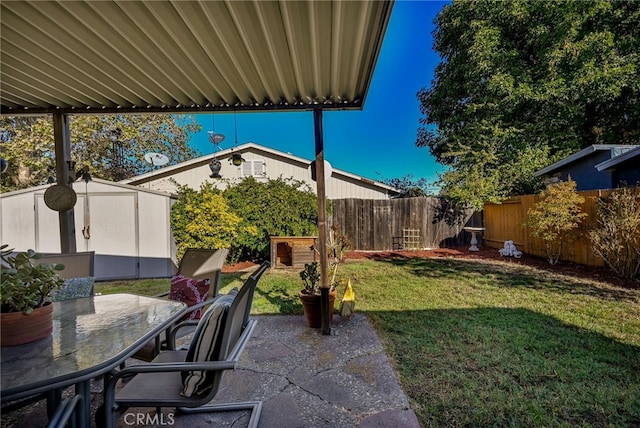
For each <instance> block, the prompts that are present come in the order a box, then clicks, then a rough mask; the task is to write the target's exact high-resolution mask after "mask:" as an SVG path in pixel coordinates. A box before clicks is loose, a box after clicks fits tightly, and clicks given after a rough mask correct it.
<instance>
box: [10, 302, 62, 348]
mask: <svg viewBox="0 0 640 428" xmlns="http://www.w3.org/2000/svg"><path fill="white" fill-rule="evenodd" d="M0 329H1V331H2V334H0V346H17V345H23V344H25V343H29V342H33V341H36V340H38V339H42V338H44V337H47V336H49V335H50V334H51V332H52V331H53V305H52V304H51V303H45V305H44V306H43V307H41V308H35V309H34V310H33V312H32V313H31V314H30V315H25V314H23V313H22V312H9V313H4V314H2V313H0Z"/></svg>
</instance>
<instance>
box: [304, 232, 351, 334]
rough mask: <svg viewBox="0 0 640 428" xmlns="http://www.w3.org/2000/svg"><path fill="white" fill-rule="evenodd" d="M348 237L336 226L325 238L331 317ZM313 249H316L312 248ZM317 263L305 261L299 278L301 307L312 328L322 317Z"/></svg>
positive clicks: (318, 325) (319, 324)
mask: <svg viewBox="0 0 640 428" xmlns="http://www.w3.org/2000/svg"><path fill="white" fill-rule="evenodd" d="M349 245H350V243H349V239H348V238H347V237H346V235H343V234H341V233H340V231H339V230H338V228H337V227H336V226H333V227H332V228H331V231H330V232H329V239H328V240H327V253H328V258H329V267H330V270H331V272H330V274H331V279H330V286H331V288H330V290H329V314H330V316H331V318H333V308H334V302H335V300H336V295H337V291H336V286H337V280H336V275H337V273H338V267H339V266H340V264H341V263H342V262H344V253H345V251H346V250H347V249H348V248H349ZM314 250H316V252H317V249H316V248H314ZM318 268H319V263H318V262H317V261H316V262H312V263H305V265H304V269H303V270H302V271H300V278H301V279H302V282H303V289H302V290H301V291H300V293H299V295H298V296H299V298H300V301H301V302H302V308H303V310H304V314H305V317H306V319H307V324H308V325H309V327H312V328H320V327H321V325H322V318H321V312H320V272H319V270H318Z"/></svg>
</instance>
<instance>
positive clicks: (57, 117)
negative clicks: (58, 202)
mask: <svg viewBox="0 0 640 428" xmlns="http://www.w3.org/2000/svg"><path fill="white" fill-rule="evenodd" d="M53 141H54V144H55V157H56V184H59V185H62V186H69V187H72V186H71V184H70V183H69V163H68V162H69V161H71V138H70V136H69V117H68V116H67V115H66V114H63V113H54V114H53ZM58 224H59V225H60V252H61V253H63V254H70V253H75V252H76V251H77V250H76V228H75V221H74V218H73V208H71V209H70V210H67V211H60V212H59V213H58Z"/></svg>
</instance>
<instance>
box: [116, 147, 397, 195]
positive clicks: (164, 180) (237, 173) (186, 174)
mask: <svg viewBox="0 0 640 428" xmlns="http://www.w3.org/2000/svg"><path fill="white" fill-rule="evenodd" d="M235 154H240V155H242V158H243V159H244V160H245V162H243V163H242V164H241V165H240V166H234V165H232V164H231V163H230V162H229V159H230V157H231V156H232V155H235ZM213 158H216V159H218V160H219V161H220V162H221V165H222V168H221V170H220V175H221V176H222V179H219V178H211V177H210V175H211V170H210V168H209V162H210V161H211V160H212V159H213ZM310 164H311V161H310V160H308V159H304V158H301V157H298V156H294V155H292V154H290V153H284V152H281V151H278V150H274V149H270V148H268V147H265V146H260V145H258V144H255V143H247V144H243V145H241V146H238V147H235V148H233V149H226V150H222V151H219V152H217V153H213V154H210V155H206V156H201V157H198V158H195V159H191V160H189V161H186V162H182V163H180V164H177V165H171V166H166V167H164V168H159V169H157V170H155V171H153V172H149V173H147V174H142V175H139V176H136V177H133V178H129V179H126V180H122V181H121V183H126V184H132V185H138V186H143V187H145V188H149V189H152V190H159V191H164V192H175V191H176V185H175V183H174V182H173V181H174V180H175V182H176V183H178V184H180V185H183V186H184V185H186V186H189V187H191V188H193V189H199V188H200V185H201V184H202V183H203V182H205V181H209V182H212V183H214V185H215V186H216V187H217V188H219V189H221V190H223V189H224V188H226V187H227V186H228V185H229V183H233V182H234V181H239V180H241V179H242V178H243V177H246V176H253V177H255V178H256V179H257V180H267V179H275V178H278V177H283V178H294V179H296V180H301V181H304V182H306V183H308V184H309V185H310V186H311V188H312V189H313V190H314V191H315V189H316V185H315V182H314V181H312V180H311V174H310ZM397 193H398V192H397V191H396V190H395V189H394V188H393V187H391V186H388V185H386V184H383V183H380V182H377V181H373V180H369V179H367V178H364V177H360V176H357V175H355V174H351V173H349V172H346V171H341V170H336V169H333V173H332V175H331V177H330V178H329V179H328V181H327V187H326V194H327V198H328V199H345V198H356V199H389V198H390V197H392V196H394V195H396V194H397Z"/></svg>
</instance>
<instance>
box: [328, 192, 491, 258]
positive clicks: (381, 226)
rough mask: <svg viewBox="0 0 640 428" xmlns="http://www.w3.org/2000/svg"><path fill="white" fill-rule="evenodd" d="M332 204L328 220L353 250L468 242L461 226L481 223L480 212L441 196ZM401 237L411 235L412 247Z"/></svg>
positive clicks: (457, 244) (436, 246)
mask: <svg viewBox="0 0 640 428" xmlns="http://www.w3.org/2000/svg"><path fill="white" fill-rule="evenodd" d="M331 204H332V215H331V222H332V224H333V225H336V226H338V227H339V229H340V231H342V232H343V233H344V234H345V235H346V236H348V237H349V240H350V241H351V249H353V250H375V251H391V250H398V249H400V248H401V247H403V248H404V249H424V248H442V247H457V246H462V245H468V244H469V241H470V239H471V235H470V234H469V233H468V232H464V231H463V230H462V228H463V227H465V226H478V227H480V226H482V217H481V214H480V213H476V214H474V211H473V210H472V209H458V208H456V207H454V206H453V205H451V204H450V203H448V201H447V200H446V199H444V198H433V197H431V198H427V197H416V198H400V199H390V200H371V199H334V200H332V201H331ZM408 231H410V232H408ZM403 238H410V239H411V241H412V242H411V243H410V246H411V248H408V247H407V245H406V242H405V243H403V242H402V241H403ZM403 244H405V245H403Z"/></svg>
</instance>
